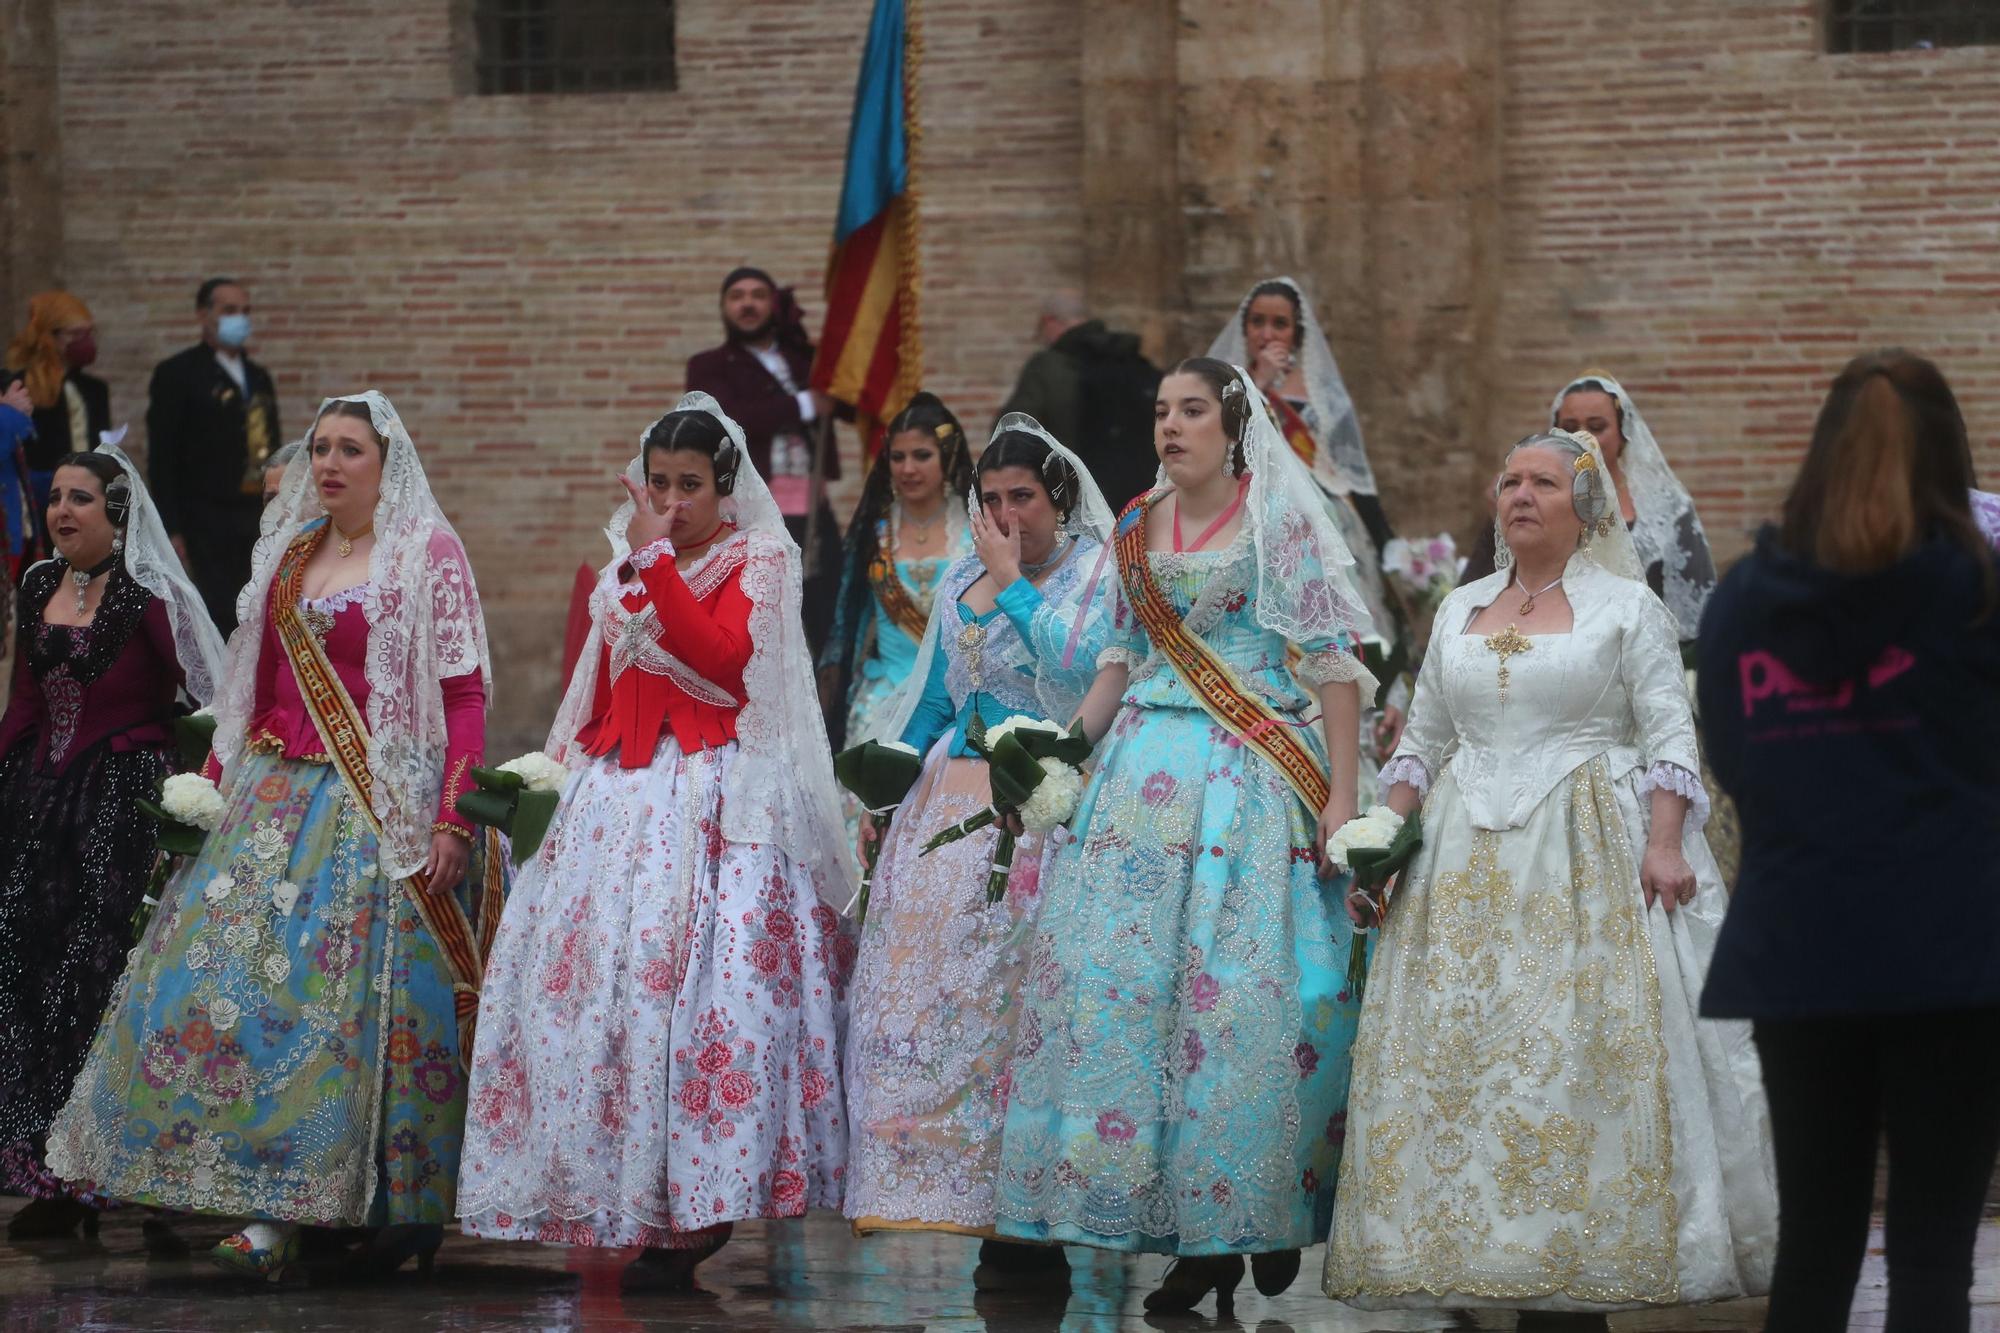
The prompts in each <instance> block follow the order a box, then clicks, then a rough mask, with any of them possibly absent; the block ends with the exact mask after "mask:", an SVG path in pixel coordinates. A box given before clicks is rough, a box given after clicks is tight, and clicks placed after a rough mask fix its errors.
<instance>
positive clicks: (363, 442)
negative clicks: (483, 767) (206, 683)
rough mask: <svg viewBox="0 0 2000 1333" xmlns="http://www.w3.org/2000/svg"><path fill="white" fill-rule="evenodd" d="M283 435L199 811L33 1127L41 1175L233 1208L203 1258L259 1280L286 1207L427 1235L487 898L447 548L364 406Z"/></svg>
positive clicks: (399, 425) (451, 1138) (385, 420)
mask: <svg viewBox="0 0 2000 1333" xmlns="http://www.w3.org/2000/svg"><path fill="white" fill-rule="evenodd" d="M308 438H309V441H310V443H309V444H308V445H307V449H308V455H307V457H308V461H309V464H310V466H308V467H300V468H294V469H293V470H292V472H291V473H290V475H288V476H287V478H286V480H285V484H284V488H283V490H282V491H281V493H280V494H279V496H278V498H277V499H276V500H275V501H273V502H272V504H271V505H270V506H269V507H268V508H266V510H265V511H264V519H263V535H262V537H261V538H260V539H259V541H258V544H257V551H256V555H255V557H254V564H253V567H252V574H251V580H250V582H249V584H247V585H246V586H245V588H244V590H243V593H242V596H241V598H240V599H239V601H238V611H239V621H240V624H241V628H240V629H239V630H238V631H237V633H236V634H235V636H234V637H233V638H232V639H231V641H230V644H229V649H228V656H227V660H226V663H225V666H224V671H223V681H222V686H221V689H220V690H219V691H218V693H217V698H216V701H215V715H216V729H215V739H214V747H215V754H214V756H213V757H212V758H211V760H210V762H209V772H210V776H211V777H216V778H218V779H219V781H218V786H219V788H220V791H221V794H222V798H223V802H224V806H225V813H224V814H223V816H222V820H221V822H220V824H219V825H218V826H217V827H216V829H215V830H214V831H213V832H212V833H210V834H209V835H208V838H207V841H206V843H205V845H204V846H203V848H202V851H201V853H200V854H199V855H197V856H195V857H192V858H190V859H189V861H188V862H187V863H186V864H185V865H184V866H183V867H182V869H181V870H180V871H179V873H178V874H177V875H176V876H175V877H174V879H173V880H172V881H171V882H170V883H169V884H168V886H167V889H166V891H165V893H163V894H162V895H161V902H160V906H159V908H158V910H157V912H156V913H155V914H154V916H153V919H152V922H151V924H150V925H149V926H148V927H147V929H146V932H145V935H144V936H143V937H142V938H141V940H140V942H139V945H138V947H137V948H136V949H134V950H133V952H132V956H131V960H130V962H129V963H128V965H127V967H126V970H125V975H124V977H123V978H122V979H121V980H120V981H119V983H118V989H117V991H116V992H115V994H114V995H113V998H112V1001H111V1005H110V1007H109V1009H108V1010H107V1011H106V1012H105V1016H104V1020H103V1023H102V1025H101V1026H100V1028H99V1029H98V1033H97V1037H96V1040H95V1041H94V1042H93V1044H92V1046H91V1050H90V1055H89V1057H88V1058H87V1060H86V1062H85V1064H84V1068H83V1072H82V1073H81V1074H80V1075H79V1076H78V1078H77V1081H76V1084H75V1087H74V1088H73V1089H72V1090H71V1092H70V1097H69V1101H68V1103H67V1104H66V1105H65V1106H64V1107H63V1109H62V1111H61V1112H60V1113H59V1114H58V1115H57V1117H56V1120H55V1123H54V1124H53V1125H52V1126H51V1128H50V1130H49V1164H50V1166H51V1168H52V1169H53V1170H55V1171H56V1172H57V1173H58V1174H59V1175H61V1176H63V1177H65V1178H70V1179H76V1180H82V1181H88V1182H91V1184H92V1185H93V1186H94V1187H95V1188H96V1189H97V1190H98V1191H99V1192H100V1193H102V1194H104V1195H105V1196H107V1197H110V1198H113V1199H125V1200H133V1201H137V1202H141V1203H145V1204H151V1205H155V1206H158V1207H162V1208H172V1209H180V1210H184V1211H187V1212H194V1213H211V1214H217V1215H221V1216H225V1217H247V1218H251V1219H254V1220H253V1221H252V1222H251V1223H250V1224H249V1225H247V1226H246V1227H244V1228H243V1230H241V1231H239V1232H237V1233H235V1234H234V1235H232V1236H230V1237H229V1238H228V1239H226V1240H224V1241H223V1242H222V1244H220V1245H219V1246H217V1247H216V1250H215V1252H214V1258H215V1259H216V1261H217V1262H219V1263H221V1264H222V1265H223V1266H225V1267H227V1268H229V1269H231V1270H232V1271H235V1272H237V1273H239V1274H242V1275H244V1276H248V1277H255V1278H267V1279H271V1280H275V1279H276V1278H277V1277H278V1276H280V1275H281V1274H282V1273H283V1271H284V1270H285V1268H286V1267H287V1266H289V1265H290V1264H291V1263H292V1262H293V1261H294V1260H295V1259H296V1258H297V1256H298V1244H299V1230H300V1227H301V1226H302V1225H304V1224H321V1225H326V1226H349V1227H355V1226H370V1227H378V1228H382V1230H381V1231H380V1232H379V1233H378V1235H377V1236H376V1238H375V1242H374V1243H373V1245H372V1246H371V1247H370V1249H369V1251H368V1252H367V1253H366V1255H365V1256H364V1262H365V1263H366V1264H367V1265H368V1266H371V1267H378V1268H392V1267H394V1266H395V1265H396V1264H397V1263H400V1262H401V1261H403V1260H406V1259H408V1258H409V1257H410V1256H411V1255H412V1254H415V1255H417V1256H419V1258H420V1259H423V1260H425V1261H426V1262H427V1261H428V1257H429V1255H430V1254H432V1253H434V1252H435V1251H436V1249H437V1246H438V1243H439V1240H440V1239H441V1237H442V1223H444V1222H445V1221H446V1220H448V1219H449V1218H450V1217H451V1216H452V1207H453V1203H454V1195H455V1190H456V1187H457V1177H458V1155H459V1142H460V1138H461V1135H462V1132H463V1126H464V1119H465V1084H466V1078H465V1064H464V1061H465V1059H466V1058H467V1057H468V1056H469V1054H470V1037H471V1027H472V1019H473V1014H474V1008H475V1001H476V998H477V992H478V986H479V982H480V972H481V969H482V967H483V961H482V960H483V951H482V949H481V945H480V941H481V938H482V932H481V931H480V930H479V927H478V922H479V921H480V919H481V918H482V916H484V915H485V914H488V913H493V912H496V911H497V909H498V903H499V898H500V895H501V894H502V893H504V891H505V884H504V879H503V873H504V871H503V867H504V864H505V857H504V856H503V855H501V854H499V847H498V839H497V838H493V837H490V836H487V837H475V836H474V834H475V831H474V830H473V829H472V828H471V827H470V826H469V825H467V824H466V822H465V820H464V818H463V817H462V816H460V815H459V814H458V812H457V811H456V810H455V809H454V808H453V807H454V802H455V800H456V797H457V796H458V794H459V793H460V792H461V791H463V790H464V789H465V788H466V786H467V785H468V784H469V782H470V778H469V776H468V773H469V770H470V769H471V767H472V766H473V765H475V764H477V763H479V762H480V759H481V754H482V751H483V748H484V743H485V728H486V704H487V695H486V682H487V681H489V680H490V679H491V669H490V667H489V664H488V661H487V654H486V631H485V624H484V620H483V617H482V616H481V614H480V608H479V596H478V593H477V591H476V590H475V588H474V586H473V581H472V568H471V565H470V562H469V561H468V560H467V559H466V555H465V550H464V548H463V547H462V546H461V545H460V544H459V541H458V538H457V536H456V534H455V533H454V532H453V531H452V528H451V525H450V523H449V522H448V521H447V520H446V519H445V517H444V514H443V513H442V512H441V511H440V510H439V509H438V507H437V503H436V501H435V500H434V499H433V498H432V496H431V491H430V487H429V485H428V483H427V482H426V481H425V478H424V473H423V468H422V465H421V464H420V463H419V462H418V461H417V455H416V450H415V447H414V446H413V445H412V444H411V442H410V437H409V434H408V432H407V431H406V430H405V429H404V426H403V422H402V420H401V418H400V417H398V416H397V414H396V410H395V408H394V407H392V406H391V405H390V403H389V401H388V399H386V398H384V397H383V396H382V395H380V394H378V393H374V392H370V393H366V394H362V395H359V396H356V397H352V398H336V399H328V400H327V401H326V403H324V404H323V405H322V406H321V408H320V412H319V415H318V417H317V418H316V420H315V422H314V425H313V430H312V434H311V435H310V436H309V437H308ZM486 919H487V920H488V922H489V925H488V931H487V932H486V933H490V929H491V925H490V923H491V921H492V920H493V919H495V918H492V917H490V916H488V917H487V918H486Z"/></svg>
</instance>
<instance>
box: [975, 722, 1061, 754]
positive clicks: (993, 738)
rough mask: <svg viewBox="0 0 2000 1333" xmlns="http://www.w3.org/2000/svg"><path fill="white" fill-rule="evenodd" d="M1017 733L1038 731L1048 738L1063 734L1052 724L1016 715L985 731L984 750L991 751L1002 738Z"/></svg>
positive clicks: (1059, 728)
mask: <svg viewBox="0 0 2000 1333" xmlns="http://www.w3.org/2000/svg"><path fill="white" fill-rule="evenodd" d="M1017 731H1039V732H1043V733H1045V734H1047V735H1050V736H1060V735H1062V734H1063V729H1062V728H1061V727H1059V726H1057V725H1056V724H1055V723H1053V722H1048V721H1044V720H1043V719H1041V718H1039V717H1029V716H1028V715H1027V714H1026V713H1016V714H1014V715H1013V716H1012V717H1010V718H1007V719H1005V720H1004V721H1001V722H997V723H995V724H994V725H992V726H990V727H988V728H987V729H986V748H987V749H989V750H990V749H992V748H993V747H994V746H996V745H998V744H999V743H1000V738H1001V737H1002V736H1009V735H1012V734H1013V733H1014V732H1017Z"/></svg>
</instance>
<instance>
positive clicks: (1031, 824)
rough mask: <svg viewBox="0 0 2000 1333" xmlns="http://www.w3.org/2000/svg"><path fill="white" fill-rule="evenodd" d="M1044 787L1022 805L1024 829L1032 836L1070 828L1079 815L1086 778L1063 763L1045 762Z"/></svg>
mask: <svg viewBox="0 0 2000 1333" xmlns="http://www.w3.org/2000/svg"><path fill="white" fill-rule="evenodd" d="M1041 763H1042V772H1043V773H1044V774H1046V775H1047V776H1045V777H1044V778H1043V779H1042V781H1041V785H1040V786H1038V787H1036V788H1035V790H1034V791H1033V792H1031V793H1029V796H1028V799H1027V800H1026V801H1024V802H1023V803H1022V805H1021V827H1022V828H1023V829H1025V830H1027V831H1028V832H1029V833H1047V832H1048V831H1049V830H1050V829H1052V828H1055V827H1057V826H1058V825H1062V824H1067V823H1069V821H1070V820H1071V819H1072V818H1073V817H1075V815H1076V806H1077V802H1078V801H1080V800H1082V799H1083V774H1082V773H1080V772H1078V771H1077V770H1076V769H1074V768H1071V767H1070V766H1069V765H1068V764H1065V763H1063V762H1062V761H1061V760H1060V759H1044V760H1042V761H1041Z"/></svg>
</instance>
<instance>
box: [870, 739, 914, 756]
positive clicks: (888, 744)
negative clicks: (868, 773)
mask: <svg viewBox="0 0 2000 1333" xmlns="http://www.w3.org/2000/svg"><path fill="white" fill-rule="evenodd" d="M878 744H880V745H881V747H882V748H883V749H885V750H894V751H895V752H896V753H897V754H906V755H909V756H910V757H911V758H912V759H921V758H923V756H922V755H920V754H918V753H917V747H916V746H914V745H905V744H904V743H903V742H902V741H881V742H878Z"/></svg>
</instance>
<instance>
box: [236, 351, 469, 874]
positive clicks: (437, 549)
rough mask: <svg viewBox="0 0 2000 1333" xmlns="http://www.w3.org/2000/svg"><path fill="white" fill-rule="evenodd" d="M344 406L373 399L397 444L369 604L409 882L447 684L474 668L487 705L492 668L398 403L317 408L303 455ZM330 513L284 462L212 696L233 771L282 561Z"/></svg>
mask: <svg viewBox="0 0 2000 1333" xmlns="http://www.w3.org/2000/svg"><path fill="white" fill-rule="evenodd" d="M335 403H362V404H365V405H366V406H367V408H368V417H369V421H370V422H371V423H372V424H373V426H374V428H375V433H376V434H377V435H379V436H381V437H382V438H383V439H384V440H386V441H388V448H387V450H386V453H385V455H384V458H383V461H382V494H381V498H380V499H379V500H378V501H376V504H375V549H374V551H373V552H372V553H371V554H370V556H369V558H368V584H367V589H366V592H365V594H364V596H363V599H362V610H363V612H364V613H365V614H366V616H367V617H368V663H367V673H368V704H367V722H368V771H369V772H370V774H372V775H373V777H374V780H375V781H374V787H375V795H374V809H375V817H376V819H377V820H379V821H380V822H381V825H382V848H381V864H382V871H383V873H384V874H386V875H388V876H390V877H392V878H396V879H401V878H403V877H405V876H408V875H411V874H414V873H415V872H416V871H417V870H418V869H420V868H421V867H422V866H423V864H424V861H425V859H426V858H428V857H429V855H430V846H431V824H432V822H433V821H434V820H435V819H436V818H437V803H438V797H439V795H440V793H441V791H442V788H443V786H444V767H445V751H446V743H447V738H446V732H445V713H444V689H443V684H442V682H443V681H444V680H445V679H447V678H449V677H454V676H463V675H465V674H466V673H467V672H470V671H477V672H479V673H480V677H481V680H482V681H483V683H484V685H485V689H486V695H487V699H488V700H489V702H490V701H491V699H492V695H493V665H492V662H491V661H490V660H489V658H488V655H487V650H486V621H485V617H484V616H483V615H482V614H481V612H480V608H479V592H478V589H477V588H476V587H474V585H473V581H472V562H471V561H470V560H469V559H467V558H466V554H465V547H464V546H463V545H462V544H461V543H460V542H459V540H458V534H457V533H456V532H455V531H454V530H453V529H452V526H451V521H450V520H449V519H447V518H446V517H445V516H444V511H443V510H442V509H440V508H439V507H438V503H437V499H436V497H435V496H433V495H432V494H431V488H430V482H429V480H428V479H427V478H426V477H425V476H424V468H423V464H422V463H421V462H419V461H418V459H417V449H416V445H415V444H413V443H412V442H411V440H410V432H409V430H408V429H407V428H406V427H405V426H404V425H403V419H402V418H401V417H400V416H398V415H397V414H396V409H395V407H394V406H393V405H392V404H391V403H390V402H389V400H388V399H387V398H385V397H383V396H382V395H381V394H380V393H378V392H376V391H375V390H373V389H370V390H368V391H367V392H366V393H359V394H349V395H344V396H342V397H339V398H328V399H326V400H325V401H324V402H322V403H321V404H320V406H319V411H318V412H316V413H315V414H314V415H313V428H312V430H309V431H307V432H306V435H305V438H304V441H303V442H302V443H303V452H305V453H306V454H308V455H310V453H311V450H312V443H311V441H312V437H313V435H314V434H315V433H316V432H317V431H318V429H319V422H320V418H321V417H323V416H325V415H326V413H327V411H328V409H330V408H331V407H332V406H333V405H334V404H335ZM325 517H326V508H325V506H324V505H322V504H321V503H320V498H319V490H318V488H317V487H315V486H314V485H313V480H312V468H311V467H310V466H306V467H291V468H288V469H286V472H285V480H284V484H283V486H281V487H280V488H279V491H278V496H277V498H276V499H274V500H272V501H271V503H270V504H268V505H266V506H265V508H264V517H263V520H262V524H261V532H262V535H261V536H259V537H258V539H257V545H256V549H255V551H254V552H253V553H252V555H251V558H250V581H249V583H247V584H245V585H244V588H243V591H242V593H241V594H239V595H238V597H237V599H236V618H237V622H238V630H237V633H236V634H234V635H233V636H232V637H231V638H230V641H229V651H228V660H227V663H226V665H225V667H224V669H223V685H222V689H221V692H220V696H219V697H218V699H217V700H216V704H215V711H216V714H217V716H218V721H217V723H216V729H215V752H216V755H217V757H218V758H220V759H221V760H222V763H223V765H224V768H225V770H227V769H229V768H230V767H232V766H233V765H234V763H235V762H236V760H238V759H239V758H240V757H241V756H242V754H243V749H244V745H245V744H246V742H247V741H248V739H249V731H250V722H251V714H252V713H253V712H254V710H255V708H256V700H257V669H258V657H259V655H260V654H261V653H262V651H263V646H264V640H265V634H264V618H265V614H266V611H267V609H268V606H269V602H270V597H271V585H272V583H273V582H274V581H275V580H276V577H277V572H278V564H279V562H280V561H281V560H282V559H283V557H284V554H285V551H286V550H287V549H288V548H289V547H290V546H291V544H292V543H293V542H294V541H295V540H297V539H298V537H299V536H300V535H301V534H302V533H304V532H306V531H307V530H308V529H310V528H312V527H313V526H314V525H316V524H318V523H320V522H323V521H324V520H325Z"/></svg>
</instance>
